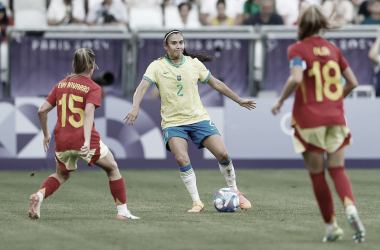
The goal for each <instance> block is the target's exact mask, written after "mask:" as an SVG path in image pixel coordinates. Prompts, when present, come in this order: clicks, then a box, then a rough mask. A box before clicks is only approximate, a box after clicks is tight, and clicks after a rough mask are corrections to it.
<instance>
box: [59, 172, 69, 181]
mask: <svg viewBox="0 0 380 250" xmlns="http://www.w3.org/2000/svg"><path fill="white" fill-rule="evenodd" d="M59 175H60V176H61V177H62V178H63V179H64V181H67V180H68V179H70V177H71V172H69V173H66V172H62V173H60V174H59Z"/></svg>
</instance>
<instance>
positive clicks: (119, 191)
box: [110, 177, 127, 205]
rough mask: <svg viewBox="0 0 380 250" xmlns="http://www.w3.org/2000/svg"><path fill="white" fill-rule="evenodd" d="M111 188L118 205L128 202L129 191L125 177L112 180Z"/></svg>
mask: <svg viewBox="0 0 380 250" xmlns="http://www.w3.org/2000/svg"><path fill="white" fill-rule="evenodd" d="M110 190H111V194H112V196H113V198H114V200H115V202H116V205H123V204H126V203H127V192H126V190H125V183H124V179H123V177H121V179H119V180H116V181H110Z"/></svg>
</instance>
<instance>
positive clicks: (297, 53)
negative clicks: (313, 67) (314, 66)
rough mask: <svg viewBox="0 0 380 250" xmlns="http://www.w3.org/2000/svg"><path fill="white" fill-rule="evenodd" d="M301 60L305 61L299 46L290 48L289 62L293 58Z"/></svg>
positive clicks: (294, 45) (295, 45) (293, 45)
mask: <svg viewBox="0 0 380 250" xmlns="http://www.w3.org/2000/svg"><path fill="white" fill-rule="evenodd" d="M295 57H297V58H300V59H301V60H304V59H303V58H302V57H303V56H302V53H301V50H300V49H299V46H297V44H292V45H290V46H289V47H288V60H289V61H290V60H292V59H293V58H295Z"/></svg>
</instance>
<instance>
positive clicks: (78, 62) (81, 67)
mask: <svg viewBox="0 0 380 250" xmlns="http://www.w3.org/2000/svg"><path fill="white" fill-rule="evenodd" d="M92 67H94V68H98V66H97V65H96V64H95V53H94V51H92V50H91V49H87V48H80V49H77V50H76V51H75V53H74V59H73V70H74V73H72V74H70V75H68V76H67V78H77V77H81V76H86V75H90V73H91V70H92Z"/></svg>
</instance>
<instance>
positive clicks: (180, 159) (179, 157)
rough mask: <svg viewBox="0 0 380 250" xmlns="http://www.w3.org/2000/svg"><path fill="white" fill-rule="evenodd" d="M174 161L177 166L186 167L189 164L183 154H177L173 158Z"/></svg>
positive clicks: (187, 158)
mask: <svg viewBox="0 0 380 250" xmlns="http://www.w3.org/2000/svg"><path fill="white" fill-rule="evenodd" d="M175 159H176V161H177V163H178V165H179V166H187V165H189V164H190V158H189V156H188V155H185V154H178V155H176V156H175Z"/></svg>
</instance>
